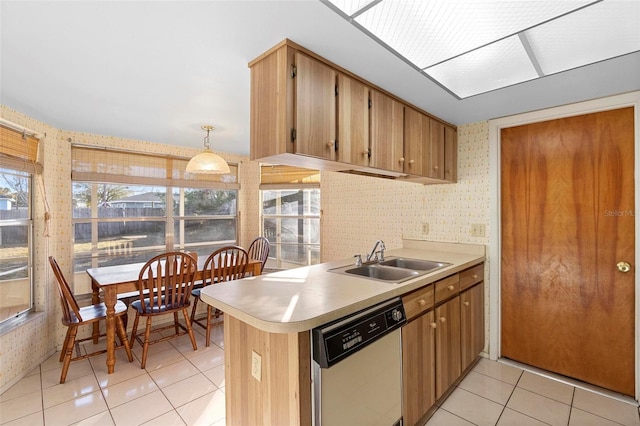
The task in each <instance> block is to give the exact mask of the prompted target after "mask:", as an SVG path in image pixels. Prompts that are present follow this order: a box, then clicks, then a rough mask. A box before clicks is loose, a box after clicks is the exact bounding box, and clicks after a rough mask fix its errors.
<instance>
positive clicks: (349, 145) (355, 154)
mask: <svg viewBox="0 0 640 426" xmlns="http://www.w3.org/2000/svg"><path fill="white" fill-rule="evenodd" d="M338 143H339V149H338V152H339V158H338V159H339V160H340V161H343V162H345V163H349V164H354V165H357V166H367V167H368V166H369V157H370V156H371V151H369V87H368V86H366V85H365V84H363V83H362V82H360V81H359V80H356V79H354V78H350V77H348V76H346V75H345V74H338Z"/></svg>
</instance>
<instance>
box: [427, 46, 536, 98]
mask: <svg viewBox="0 0 640 426" xmlns="http://www.w3.org/2000/svg"><path fill="white" fill-rule="evenodd" d="M426 72H427V73H428V74H429V75H430V76H431V77H432V78H433V79H435V80H437V81H438V82H440V84H442V85H443V86H445V87H447V88H448V89H449V90H451V91H452V92H454V93H455V94H456V95H458V96H459V97H460V98H465V97H468V96H472V95H475V94H478V93H483V92H488V91H490V90H495V89H499V88H501V87H506V86H511V85H513V84H516V83H520V82H523V81H527V80H532V79H534V78H537V77H538V73H537V72H536V70H535V68H534V66H533V65H532V63H531V61H530V60H529V56H528V55H527V52H526V51H525V49H524V47H523V46H522V43H521V42H520V39H519V38H518V36H513V37H509V38H507V39H504V40H501V41H499V42H496V43H493V44H490V45H488V46H485V47H482V48H480V49H476V50H474V51H471V52H469V53H466V54H464V55H461V56H458V57H456V58H454V59H451V60H449V61H446V62H442V63H440V64H438V65H436V66H434V67H431V68H428V69H427V70H426Z"/></svg>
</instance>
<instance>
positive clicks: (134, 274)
mask: <svg viewBox="0 0 640 426" xmlns="http://www.w3.org/2000/svg"><path fill="white" fill-rule="evenodd" d="M205 260H206V258H204V257H199V258H198V270H197V271H196V276H195V280H196V281H200V280H202V278H203V276H204V262H205ZM144 265H145V263H144V262H142V263H130V264H126V265H115V266H101V267H98V268H90V269H87V274H89V277H90V278H91V291H92V296H91V301H92V303H94V304H96V303H100V290H102V293H103V295H104V304H105V305H106V308H107V320H106V322H107V330H106V331H107V372H108V373H109V374H111V373H113V371H114V368H115V365H116V336H115V332H116V316H115V306H116V303H117V301H118V294H122V293H129V292H136V291H138V275H139V274H140V270H141V269H142V267H143V266H144ZM261 269H262V262H261V261H260V260H256V259H249V263H248V266H247V273H251V274H252V275H253V276H256V275H260V274H261ZM99 334H100V331H99V324H98V323H97V322H96V323H94V326H93V335H92V336H93V340H94V343H97V341H98V336H99Z"/></svg>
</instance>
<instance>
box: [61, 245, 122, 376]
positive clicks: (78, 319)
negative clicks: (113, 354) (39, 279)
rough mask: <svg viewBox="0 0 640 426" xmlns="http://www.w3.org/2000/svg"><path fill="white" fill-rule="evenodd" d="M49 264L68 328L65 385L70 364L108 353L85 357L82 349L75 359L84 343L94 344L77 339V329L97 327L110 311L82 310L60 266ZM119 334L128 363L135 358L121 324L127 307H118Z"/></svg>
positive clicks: (64, 346) (63, 354)
mask: <svg viewBox="0 0 640 426" xmlns="http://www.w3.org/2000/svg"><path fill="white" fill-rule="evenodd" d="M49 264H50V265H51V269H53V274H54V275H55V276H56V281H57V283H58V294H59V295H60V304H61V306H62V324H64V325H65V326H66V327H67V334H66V336H65V338H64V343H63V344H62V351H61V352H60V362H62V363H63V364H62V373H61V374H60V383H64V382H65V380H66V379H67V372H68V371H69V364H71V361H79V360H81V359H85V358H88V357H90V356H94V355H100V354H103V353H105V352H107V349H106V348H105V349H102V350H98V351H95V352H91V353H88V354H85V355H82V354H80V349H79V348H78V349H77V350H76V356H73V349H74V347H75V346H76V345H77V344H78V343H81V342H85V341H88V340H93V337H86V338H83V339H76V337H77V335H78V327H80V326H81V325H88V324H94V323H96V322H98V321H101V320H104V319H106V318H107V307H106V306H105V304H104V303H98V304H95V305H90V306H83V307H80V306H79V305H78V302H77V301H76V299H75V297H74V296H73V293H72V292H71V288H70V287H69V284H68V283H67V280H66V279H65V277H64V275H63V274H62V271H61V270H60V266H58V262H56V259H55V258H54V257H53V256H49ZM115 309H116V314H115V315H116V332H117V333H118V337H119V338H120V345H118V346H117V347H118V348H120V347H124V349H125V351H127V357H128V358H129V362H131V361H133V354H132V353H131V346H130V345H129V339H128V338H127V332H126V331H125V328H124V325H123V323H122V316H123V315H125V314H126V312H127V306H126V305H125V304H124V303H122V302H118V303H116V307H115ZM100 336H104V334H101V335H100Z"/></svg>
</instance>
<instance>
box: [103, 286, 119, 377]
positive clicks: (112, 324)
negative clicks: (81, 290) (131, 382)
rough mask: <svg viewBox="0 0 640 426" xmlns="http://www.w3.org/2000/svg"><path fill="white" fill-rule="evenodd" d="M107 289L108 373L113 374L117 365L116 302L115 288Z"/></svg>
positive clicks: (105, 300)
mask: <svg viewBox="0 0 640 426" xmlns="http://www.w3.org/2000/svg"><path fill="white" fill-rule="evenodd" d="M112 287H113V288H109V287H105V289H104V304H105V305H106V307H107V373H109V374H111V373H113V370H114V368H115V365H116V302H117V296H118V295H117V293H116V288H115V286H112Z"/></svg>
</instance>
